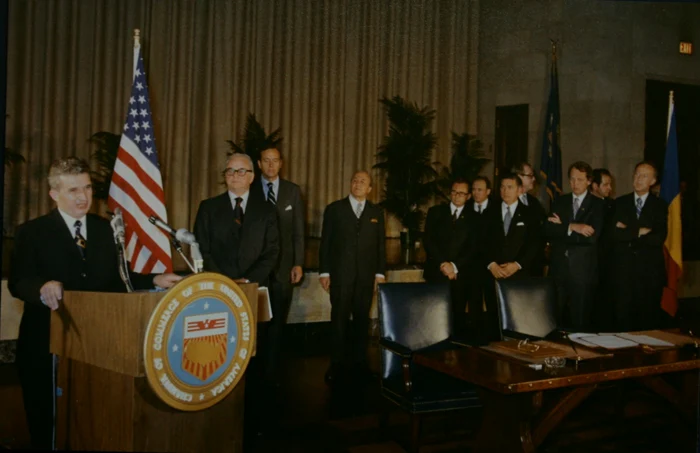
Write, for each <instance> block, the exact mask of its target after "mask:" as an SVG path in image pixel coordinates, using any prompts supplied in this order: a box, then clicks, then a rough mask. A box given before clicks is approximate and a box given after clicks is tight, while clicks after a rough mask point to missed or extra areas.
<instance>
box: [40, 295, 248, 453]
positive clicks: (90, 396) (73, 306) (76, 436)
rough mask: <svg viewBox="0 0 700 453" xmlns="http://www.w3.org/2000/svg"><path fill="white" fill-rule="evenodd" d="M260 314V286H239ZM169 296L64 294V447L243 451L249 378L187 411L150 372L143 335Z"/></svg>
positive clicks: (58, 324) (57, 347) (59, 417)
mask: <svg viewBox="0 0 700 453" xmlns="http://www.w3.org/2000/svg"><path fill="white" fill-rule="evenodd" d="M239 286H240V287H241V289H242V290H243V292H244V293H245V295H246V297H247V298H248V301H249V303H250V304H251V308H252V309H253V313H255V314H257V313H258V308H257V306H258V303H257V298H258V290H257V288H258V285H257V284H241V285H239ZM165 294H166V293H164V292H160V293H155V292H152V293H146V292H144V293H129V294H126V293H92V292H71V291H67V292H66V293H65V295H64V301H63V306H62V308H61V309H60V310H57V311H55V312H52V315H51V352H52V353H53V354H56V355H57V356H58V373H57V374H58V376H57V387H58V392H57V393H58V396H57V398H56V401H57V408H56V446H57V448H58V449H59V450H120V451H161V452H190V451H191V452H201V451H207V452H208V451H222V452H242V451H243V402H244V392H245V376H244V377H243V379H241V381H240V382H239V383H238V385H237V386H236V387H235V388H234V389H233V390H232V391H231V393H230V394H229V395H228V396H227V397H226V398H225V399H223V400H222V401H221V402H219V403H218V404H215V405H214V406H212V407H210V408H208V409H205V410H201V411H196V412H183V411H179V410H176V409H173V408H171V407H170V406H168V405H166V404H165V403H164V402H162V401H161V400H160V399H159V398H158V397H157V396H156V394H155V393H154V392H153V391H152V390H151V388H150V386H149V384H148V381H147V378H146V375H145V370H144V360H143V357H144V345H143V342H144V335H145V332H146V327H147V325H148V321H149V319H150V316H151V313H152V312H153V309H154V308H155V306H156V304H157V303H158V301H159V300H160V299H161V298H162V297H163V296H164V295H165Z"/></svg>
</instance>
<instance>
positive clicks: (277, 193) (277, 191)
mask: <svg viewBox="0 0 700 453" xmlns="http://www.w3.org/2000/svg"><path fill="white" fill-rule="evenodd" d="M260 182H261V184H262V187H263V193H264V194H265V199H266V200H267V193H268V192H269V191H270V188H269V187H267V185H268V184H269V183H272V190H273V191H274V193H275V200H279V198H280V178H279V176H278V177H277V178H275V180H274V181H268V180H267V179H265V177H264V176H261V177H260Z"/></svg>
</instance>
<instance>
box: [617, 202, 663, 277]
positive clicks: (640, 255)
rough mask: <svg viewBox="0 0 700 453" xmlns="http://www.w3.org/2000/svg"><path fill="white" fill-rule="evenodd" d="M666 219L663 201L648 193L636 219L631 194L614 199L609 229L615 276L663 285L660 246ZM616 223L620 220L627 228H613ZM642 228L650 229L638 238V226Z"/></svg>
mask: <svg viewBox="0 0 700 453" xmlns="http://www.w3.org/2000/svg"><path fill="white" fill-rule="evenodd" d="M667 218H668V207H667V206H666V203H665V202H664V201H663V200H661V199H660V198H658V197H656V196H654V195H652V194H649V196H648V197H647V199H646V202H645V203H644V207H643V208H642V213H641V215H640V217H639V219H637V208H636V206H635V204H634V194H633V193H630V194H627V195H623V196H621V197H618V198H617V200H615V211H614V213H613V215H612V220H611V222H610V228H612V232H613V233H612V234H613V241H614V250H613V261H614V264H615V273H616V275H617V276H618V277H622V276H625V277H631V279H632V280H635V281H637V280H639V281H641V283H643V284H649V285H663V282H665V280H666V264H665V262H664V252H663V247H664V241H665V240H666V233H667V229H668V225H667V223H666V222H667ZM617 222H622V223H624V224H625V225H627V228H617V227H616V226H615V225H616V224H617ZM642 227H646V228H651V232H650V233H649V234H646V235H644V236H641V237H640V236H639V229H640V228H642ZM631 273H634V275H632V274H631Z"/></svg>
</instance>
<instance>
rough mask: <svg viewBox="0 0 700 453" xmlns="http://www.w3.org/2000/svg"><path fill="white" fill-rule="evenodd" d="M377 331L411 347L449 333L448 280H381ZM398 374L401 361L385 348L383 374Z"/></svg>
mask: <svg viewBox="0 0 700 453" xmlns="http://www.w3.org/2000/svg"><path fill="white" fill-rule="evenodd" d="M378 309H379V333H380V336H381V337H382V338H386V339H387V340H390V341H393V342H395V343H398V344H400V345H401V346H404V347H406V348H408V349H410V350H418V349H423V348H426V347H428V346H431V345H434V344H436V343H439V342H441V341H444V340H446V339H448V338H449V337H450V335H451V334H452V314H451V310H450V285H449V283H447V282H445V283H383V284H380V285H379V289H378ZM397 373H398V374H400V373H401V361H400V360H399V359H398V357H397V356H395V355H394V354H392V353H391V352H387V351H384V354H383V360H382V377H384V378H388V377H389V376H392V375H396V374H397Z"/></svg>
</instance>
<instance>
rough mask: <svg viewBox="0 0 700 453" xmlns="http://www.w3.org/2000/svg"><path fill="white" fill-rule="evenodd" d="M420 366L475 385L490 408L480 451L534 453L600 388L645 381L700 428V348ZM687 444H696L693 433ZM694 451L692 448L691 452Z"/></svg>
mask: <svg viewBox="0 0 700 453" xmlns="http://www.w3.org/2000/svg"><path fill="white" fill-rule="evenodd" d="M414 363H416V364H419V365H422V366H424V367H428V368H431V369H434V370H437V371H439V372H442V373H445V374H448V375H450V376H452V377H455V378H457V379H461V380H464V381H466V382H469V383H472V384H474V385H475V386H476V387H477V390H478V393H479V396H480V399H481V401H482V404H483V419H482V424H481V427H480V428H479V429H478V432H477V434H476V439H475V446H474V450H473V451H478V452H511V451H512V452H534V451H536V449H537V448H538V447H539V446H540V445H541V444H542V443H543V441H544V440H545V438H546V437H547V435H548V434H549V433H550V432H551V431H552V430H553V429H554V428H556V427H557V425H558V424H559V423H560V422H561V421H562V420H563V419H564V418H565V417H566V416H567V414H569V413H570V412H571V411H572V410H573V409H575V408H576V407H577V406H578V405H579V404H580V403H582V402H583V401H584V400H585V399H586V398H588V397H589V396H590V395H591V394H592V393H593V392H594V391H595V390H596V389H597V388H599V387H600V386H603V385H607V384H609V383H611V382H613V381H621V380H632V379H634V380H637V381H638V382H639V383H640V384H642V385H643V386H644V387H646V388H647V389H649V390H651V391H652V392H654V393H656V394H658V395H660V396H661V397H662V398H664V399H665V400H666V401H668V402H669V403H670V404H671V405H672V406H673V407H674V408H675V409H676V410H677V411H678V412H679V414H680V416H681V418H682V419H683V420H684V421H685V422H687V427H688V428H689V430H688V432H691V431H693V432H694V427H695V423H696V418H695V414H696V404H697V390H698V373H697V372H696V371H694V370H698V369H700V354H699V353H698V350H697V349H696V348H695V347H692V346H691V347H682V348H675V349H662V350H652V349H650V348H641V347H639V348H629V349H626V350H617V351H615V352H614V354H613V355H612V356H607V357H600V358H595V359H589V360H583V361H580V362H579V363H578V364H576V363H575V362H574V361H572V360H567V362H566V364H565V366H564V367H563V368H549V367H542V369H540V370H536V369H533V368H531V367H530V366H529V364H528V363H523V362H522V361H518V360H514V359H512V357H508V356H504V355H501V354H497V353H494V352H493V351H492V350H486V349H484V348H480V347H471V346H466V347H463V348H460V349H454V350H448V351H440V352H433V353H424V354H416V355H415V356H414ZM687 437H688V439H687V440H688V442H687V444H688V445H689V446H690V445H694V443H693V442H694V441H695V439H694V436H692V435H688V436H687ZM691 451H692V450H691Z"/></svg>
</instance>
